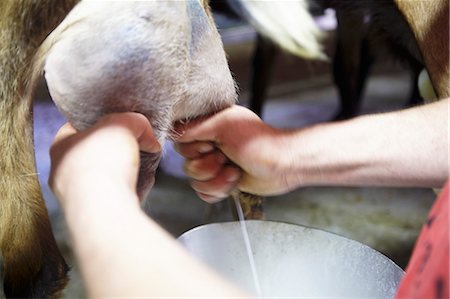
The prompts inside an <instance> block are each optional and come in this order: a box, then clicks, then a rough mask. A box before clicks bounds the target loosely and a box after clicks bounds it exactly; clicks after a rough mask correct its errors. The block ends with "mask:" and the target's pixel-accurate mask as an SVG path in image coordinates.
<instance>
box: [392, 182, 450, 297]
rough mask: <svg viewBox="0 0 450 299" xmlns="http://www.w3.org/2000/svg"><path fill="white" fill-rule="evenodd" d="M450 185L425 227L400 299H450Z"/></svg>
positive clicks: (403, 283) (404, 278)
mask: <svg viewBox="0 0 450 299" xmlns="http://www.w3.org/2000/svg"><path fill="white" fill-rule="evenodd" d="M449 184H450V180H449V181H447V185H446V186H445V188H444V190H442V191H441V194H440V195H439V197H438V199H437V200H436V202H435V203H434V204H433V207H432V208H431V211H430V213H429V215H428V219H427V222H426V223H425V224H424V225H423V227H422V230H421V232H420V235H419V238H418V239H417V242H416V245H415V247H414V250H413V253H412V256H411V260H410V261H409V264H408V267H407V268H406V274H405V276H404V277H403V280H402V281H401V283H400V286H399V289H398V291H397V296H396V299H449V298H450V297H449V279H450V277H449V268H450V265H449V234H450V229H449V226H450V222H449V208H450V207H449V188H450V187H449Z"/></svg>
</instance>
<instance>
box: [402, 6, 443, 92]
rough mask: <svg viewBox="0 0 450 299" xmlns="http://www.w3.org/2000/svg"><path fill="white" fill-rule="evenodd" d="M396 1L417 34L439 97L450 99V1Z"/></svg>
mask: <svg viewBox="0 0 450 299" xmlns="http://www.w3.org/2000/svg"><path fill="white" fill-rule="evenodd" d="M395 2H396V4H397V6H398V8H399V9H400V11H401V12H402V13H403V15H404V16H405V18H406V20H407V22H408V23H409V25H410V27H411V29H412V31H413V33H414V35H415V38H416V40H417V43H418V45H419V48H420V51H421V52H422V56H423V59H424V62H425V65H426V67H427V70H428V73H429V75H430V79H431V81H432V83H433V86H434V89H435V91H436V94H437V96H438V97H439V98H448V97H450V69H449V54H450V47H449V1H448V0H433V1H410V0H395Z"/></svg>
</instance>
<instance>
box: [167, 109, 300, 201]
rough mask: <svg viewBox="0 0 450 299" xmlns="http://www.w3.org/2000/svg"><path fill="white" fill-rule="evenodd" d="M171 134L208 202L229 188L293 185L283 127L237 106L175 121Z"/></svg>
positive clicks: (269, 189) (268, 190)
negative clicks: (271, 124)
mask: <svg viewBox="0 0 450 299" xmlns="http://www.w3.org/2000/svg"><path fill="white" fill-rule="evenodd" d="M175 132H176V133H175V134H174V140H175V141H176V142H177V143H176V149H177V151H178V152H179V153H180V154H181V155H182V156H184V157H185V158H186V162H185V166H184V170H185V172H186V174H187V175H188V176H189V177H190V178H191V179H192V181H191V186H192V188H193V189H194V190H195V191H196V192H197V194H198V196H199V197H200V198H202V199H203V200H205V201H207V202H216V201H219V200H221V199H223V198H225V197H227V196H228V195H229V193H230V192H231V190H232V189H234V188H238V189H239V190H241V191H245V192H249V193H253V194H258V195H274V194H280V193H284V192H287V191H288V190H290V189H292V188H291V187H290V186H289V183H288V180H287V179H286V175H287V173H286V171H285V170H286V168H285V165H286V164H289V163H288V162H287V161H289V158H288V157H287V156H286V153H287V152H288V150H289V149H288V148H287V143H286V142H287V141H288V135H289V134H288V132H285V131H282V130H278V129H275V128H272V127H270V126H268V125H267V124H265V123H264V122H263V121H262V120H261V119H260V118H259V117H258V116H257V115H256V114H254V113H253V112H251V111H250V110H249V109H247V108H244V107H241V106H237V105H236V106H233V107H230V108H227V109H225V110H223V111H221V112H219V113H217V114H215V115H213V116H210V117H207V118H203V119H198V120H194V121H191V122H189V123H186V124H177V125H176V127H175Z"/></svg>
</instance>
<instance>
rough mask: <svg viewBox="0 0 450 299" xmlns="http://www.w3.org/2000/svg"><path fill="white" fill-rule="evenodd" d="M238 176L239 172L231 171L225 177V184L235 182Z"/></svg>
mask: <svg viewBox="0 0 450 299" xmlns="http://www.w3.org/2000/svg"><path fill="white" fill-rule="evenodd" d="M240 176H241V175H240V173H239V172H237V171H236V170H231V171H230V173H229V174H228V176H227V182H229V183H231V182H235V181H237V180H238V179H239V177H240Z"/></svg>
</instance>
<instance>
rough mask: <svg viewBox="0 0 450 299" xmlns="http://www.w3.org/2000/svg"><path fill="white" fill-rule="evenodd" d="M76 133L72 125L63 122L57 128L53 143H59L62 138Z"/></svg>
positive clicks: (64, 138)
mask: <svg viewBox="0 0 450 299" xmlns="http://www.w3.org/2000/svg"><path fill="white" fill-rule="evenodd" d="M75 133H77V130H75V128H74V127H72V125H71V124H70V123H65V124H64V125H63V126H62V127H61V128H59V130H58V132H57V133H56V136H55V138H54V140H53V144H57V143H60V142H61V141H63V140H66V139H67V138H68V137H70V136H72V135H74V134H75Z"/></svg>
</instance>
